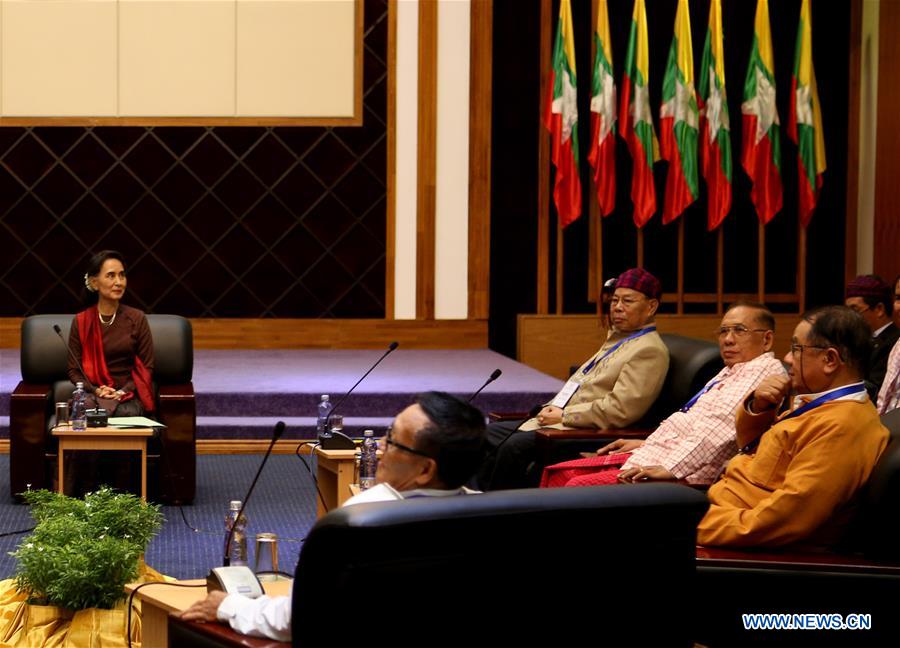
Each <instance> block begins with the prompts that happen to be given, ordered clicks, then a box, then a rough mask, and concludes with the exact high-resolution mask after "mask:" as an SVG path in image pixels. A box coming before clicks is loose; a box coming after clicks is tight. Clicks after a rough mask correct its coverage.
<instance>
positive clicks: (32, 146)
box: [0, 0, 387, 317]
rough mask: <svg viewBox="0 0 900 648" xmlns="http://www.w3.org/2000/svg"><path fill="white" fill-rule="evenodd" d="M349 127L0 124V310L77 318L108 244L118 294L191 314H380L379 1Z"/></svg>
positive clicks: (368, 27)
mask: <svg viewBox="0 0 900 648" xmlns="http://www.w3.org/2000/svg"><path fill="white" fill-rule="evenodd" d="M364 44H365V49H364V57H363V60H364V65H363V77H364V78H363V93H364V94H363V104H364V112H363V125H362V126H361V127H339V128H313V127H298V128H292V127H276V128H263V127H243V126H242V127H210V128H199V127H159V126H158V127H148V128H140V127H130V126H122V127H112V126H104V127H85V128H76V127H28V128H19V127H4V128H0V239H2V240H0V247H2V250H3V254H2V258H0V316H7V317H18V316H26V315H31V314H35V313H41V312H66V311H75V310H77V309H78V308H79V306H80V291H81V280H80V278H79V277H80V275H81V273H83V271H84V270H83V268H84V266H85V264H86V261H87V259H88V257H89V256H90V255H91V254H92V253H94V252H96V251H98V250H101V249H104V248H113V249H117V250H119V251H120V252H122V253H123V254H124V255H125V258H126V260H127V262H128V273H129V289H128V295H127V297H126V301H128V302H129V303H131V304H133V305H135V306H138V307H139V308H142V309H144V310H146V311H148V312H157V313H162V312H167V313H178V314H182V315H185V316H188V317H383V316H384V294H385V290H384V276H385V213H386V212H385V209H386V207H385V205H386V185H385V183H386V175H387V174H386V150H387V103H386V101H387V99H386V97H387V2H386V1H385V0H367V1H366V3H365V37H364Z"/></svg>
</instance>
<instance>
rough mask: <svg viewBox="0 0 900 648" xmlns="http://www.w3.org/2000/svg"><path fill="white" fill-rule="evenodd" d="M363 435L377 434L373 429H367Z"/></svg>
mask: <svg viewBox="0 0 900 648" xmlns="http://www.w3.org/2000/svg"><path fill="white" fill-rule="evenodd" d="M363 436H364V437H370V436H375V432H373V431H372V430H366V431H365V432H363Z"/></svg>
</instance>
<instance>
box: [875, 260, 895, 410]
mask: <svg viewBox="0 0 900 648" xmlns="http://www.w3.org/2000/svg"><path fill="white" fill-rule="evenodd" d="M894 322H895V323H896V322H900V276H898V277H897V278H896V279H894ZM877 407H878V413H879V414H887V413H888V412H891V411H893V410H895V409H898V408H900V340H898V341H897V342H894V348H893V349H891V354H890V355H889V356H888V362H887V371H886V372H885V374H884V381H883V382H882V383H881V390H880V391H879V392H878V401H877Z"/></svg>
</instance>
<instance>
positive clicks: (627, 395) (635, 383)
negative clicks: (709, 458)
mask: <svg viewBox="0 0 900 648" xmlns="http://www.w3.org/2000/svg"><path fill="white" fill-rule="evenodd" d="M661 293H662V289H661V285H660V283H659V280H658V279H657V278H656V277H654V276H653V275H652V274H650V273H649V272H647V271H646V270H644V269H643V268H632V269H631V270H626V271H625V272H623V273H622V274H621V275H619V277H618V279H616V284H615V289H614V291H613V295H612V298H611V299H610V302H609V321H610V323H611V325H612V326H611V329H610V331H609V334H608V335H607V338H606V342H604V344H603V346H602V347H600V350H599V351H597V353H596V354H594V355H593V356H592V357H591V358H589V359H588V360H587V362H585V363H584V364H583V365H581V367H579V368H578V370H577V371H576V372H575V373H574V374H573V375H572V376H571V377H570V378H569V380H568V381H567V382H566V384H565V386H564V387H563V388H562V390H561V391H560V392H559V393H558V394H557V395H556V397H555V398H554V399H553V400H552V401H551V402H549V403H547V404H545V405H544V406H543V408H542V409H541V410H540V411H539V412H538V413H537V415H536V416H534V417H532V418H530V419H528V420H526V421H514V422H511V423H509V422H504V423H495V424H492V425H491V426H490V427H489V428H488V432H487V442H488V445H489V446H490V447H491V448H492V453H489V455H488V459H487V460H486V461H485V463H484V465H483V466H482V467H481V469H480V470H479V473H478V479H477V484H478V487H479V488H482V489H490V490H498V489H505V488H525V487H529V486H537V483H538V480H539V479H540V472H534V471H532V469H531V465H532V463H533V461H534V458H535V434H534V431H535V430H537V429H539V428H543V427H559V428H564V427H565V428H604V429H605V428H624V427H627V426H629V425H631V424H632V423H635V422H636V421H638V420H640V418H641V417H642V416H644V414H646V413H647V410H649V409H650V406H651V405H652V404H653V402H654V401H655V400H656V397H657V396H659V392H660V391H661V390H662V386H663V382H665V379H666V372H667V371H668V369H669V350H668V348H666V345H665V343H664V342H663V341H662V338H660V337H659V334H658V333H657V332H656V324H655V323H654V317H655V316H656V309H657V308H658V307H659V299H660V297H661Z"/></svg>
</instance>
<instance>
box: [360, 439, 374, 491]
mask: <svg viewBox="0 0 900 648" xmlns="http://www.w3.org/2000/svg"><path fill="white" fill-rule="evenodd" d="M374 434H375V433H374V432H372V430H366V431H365V432H363V437H364V438H363V442H362V451H361V454H360V457H359V490H361V491H364V490H367V489H369V488H371V487H372V486H374V485H375V471H376V470H377V469H378V455H377V454H376V450H377V449H378V444H377V443H376V442H375V436H374Z"/></svg>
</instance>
